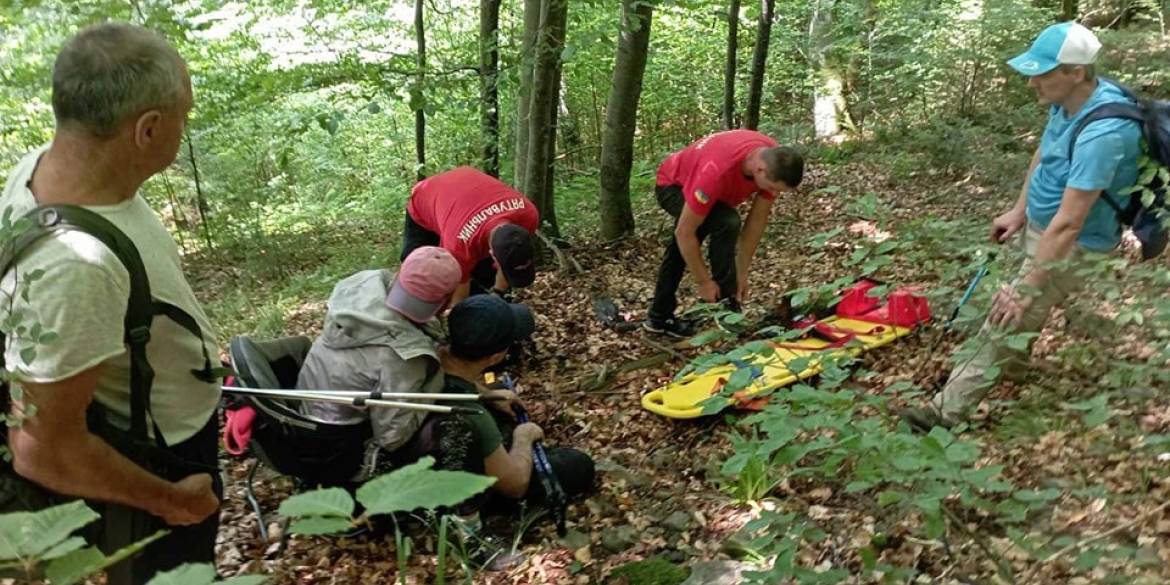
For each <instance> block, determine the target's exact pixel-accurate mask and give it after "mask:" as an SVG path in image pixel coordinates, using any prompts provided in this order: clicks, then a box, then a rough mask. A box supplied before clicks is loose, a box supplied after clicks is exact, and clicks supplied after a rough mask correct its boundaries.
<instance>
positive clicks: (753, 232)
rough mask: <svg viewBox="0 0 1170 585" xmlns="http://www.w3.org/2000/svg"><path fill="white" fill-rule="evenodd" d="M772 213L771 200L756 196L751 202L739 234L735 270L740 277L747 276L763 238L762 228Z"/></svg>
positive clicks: (765, 225)
mask: <svg viewBox="0 0 1170 585" xmlns="http://www.w3.org/2000/svg"><path fill="white" fill-rule="evenodd" d="M771 213H772V200H771V199H764V198H763V197H760V196H758V195H757V196H756V197H755V198H754V199H753V200H752V207H751V209H750V210H749V211H748V214H747V219H746V220H745V221H744V222H743V230H742V231H741V232H740V233H739V246H738V247H739V254H738V257H737V258H736V262H735V268H736V270H737V272H738V273H739V274H740V275H742V276H747V273H748V269H749V268H751V265H752V258H754V257H755V255H756V249H757V248H758V247H759V245H760V240H761V239H763V237H764V228H766V227H767V225H768V215H769V214H771Z"/></svg>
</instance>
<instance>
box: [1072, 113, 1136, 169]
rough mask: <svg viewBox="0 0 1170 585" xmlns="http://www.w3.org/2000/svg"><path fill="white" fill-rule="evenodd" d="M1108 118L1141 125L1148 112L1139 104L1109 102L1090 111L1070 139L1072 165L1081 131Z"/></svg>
mask: <svg viewBox="0 0 1170 585" xmlns="http://www.w3.org/2000/svg"><path fill="white" fill-rule="evenodd" d="M1107 118H1121V119H1123V120H1133V121H1134V122H1137V123H1139V124H1141V123H1143V122H1145V120H1146V112H1145V110H1144V109H1143V108H1142V107H1141V106H1139V105H1137V104H1127V103H1125V102H1109V103H1107V104H1101V105H1100V106H1097V107H1096V108H1093V109H1092V110H1090V111H1089V114H1088V115H1086V116H1085V117H1084V118H1082V119H1081V121H1080V122H1077V125H1076V126H1074V127H1073V132H1072V136H1070V137H1069V139H1068V160H1069V162H1070V163H1071V162H1072V159H1073V151H1074V150H1075V149H1076V147H1077V138H1079V137H1080V136H1081V131H1082V130H1084V129H1085V126H1088V125H1089V124H1092V123H1093V122H1096V121H1098V120H1105V119H1107Z"/></svg>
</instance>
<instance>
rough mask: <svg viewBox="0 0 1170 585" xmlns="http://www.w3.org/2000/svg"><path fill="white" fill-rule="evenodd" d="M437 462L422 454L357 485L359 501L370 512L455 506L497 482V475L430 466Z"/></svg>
mask: <svg viewBox="0 0 1170 585" xmlns="http://www.w3.org/2000/svg"><path fill="white" fill-rule="evenodd" d="M434 463H435V460H434V459H433V458H431V457H423V458H422V459H421V460H419V461H418V462H417V463H414V464H412V465H408V466H406V467H403V468H402V469H398V470H396V471H393V472H391V473H388V474H386V475H383V476H381V477H378V478H376V479H374V480H372V481H369V482H367V483H366V484H365V485H363V486H362V487H361V488H359V489H358V491H357V498H358V501H359V502H361V503H362V505H363V506H365V507H366V511H367V513H368V514H371V515H374V514H389V513H392V512H405V511H409V510H414V509H416V508H423V509H428V510H433V509H435V508H438V507H441V506H454V505H455V504H458V503H460V502H462V501H464V500H466V499H467V498H470V497H471V496H474V495H475V494H478V493H480V492H482V491H484V490H486V489H487V488H489V487H491V485H492V484H494V483H496V479H495V478H494V477H484V476H482V475H475V474H472V473H465V472H462V471H435V470H433V469H430V467H431V466H432V465H434Z"/></svg>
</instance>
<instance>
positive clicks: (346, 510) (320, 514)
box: [280, 457, 496, 583]
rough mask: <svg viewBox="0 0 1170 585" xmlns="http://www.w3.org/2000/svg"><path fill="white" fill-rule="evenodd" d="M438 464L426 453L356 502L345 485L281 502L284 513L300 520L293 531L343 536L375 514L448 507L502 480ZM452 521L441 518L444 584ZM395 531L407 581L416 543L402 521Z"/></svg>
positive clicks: (370, 485) (361, 492)
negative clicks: (437, 466) (359, 509)
mask: <svg viewBox="0 0 1170 585" xmlns="http://www.w3.org/2000/svg"><path fill="white" fill-rule="evenodd" d="M434 464H435V460H434V458H432V457H423V458H422V459H420V460H419V461H417V462H416V463H412V464H410V465H407V466H405V467H402V468H400V469H396V470H394V471H392V472H390V473H387V474H385V475H382V476H379V477H377V478H374V479H372V480H370V481H368V482H366V483H365V484H363V485H362V486H361V487H360V488H358V489H357V494H356V495H357V501H356V502H355V501H354V497H353V496H351V495H350V494H349V492H347V491H346V490H344V489H342V488H329V489H323V490H316V491H311V492H306V493H303V494H297V495H295V496H292V497H290V498H289V499H287V500H285V501H284V502H282V503H281V505H280V513H281V514H282V515H285V516H292V517H296V518H297V519H296V520H295V521H294V522H293V523H292V525H291V526H289V530H290V531H291V532H293V533H298V534H337V533H340V532H344V531H347V530H349V529H350V528H353V527H354V526H355V525H358V524H362V523H367V522H369V520H370V518H371V517H374V516H385V515H392V514H395V513H402V512H411V511H414V510H420V509H421V510H430V511H434V510H437V509H440V508H448V507H451V506H454V505H456V504H459V503H461V502H463V501H465V500H467V499H468V498H470V497H472V496H474V495H476V494H479V493H481V492H483V491H484V490H486V489H488V488H489V487H491V486H492V485H493V484H494V483H495V482H496V479H495V478H494V477H485V476H482V475H475V474H472V473H466V472H462V471H448V470H436V469H431V467H432V466H434ZM358 502H360V503H361V505H362V507H363V508H364V511H363V512H362V513H361V514H360V515H359V516H357V517H356V518H355V517H354V515H353V514H354V511H355V509H356V504H357V503H358ZM391 518H393V516H391ZM448 522H449V521H448V519H447V518H446V517H443V518H442V519H440V522H439V542H440V545H439V551H438V552H439V560H438V564H439V567H440V568H441V570H440V574H441V575H442V576H441V577H438V578H439V579H440V581H439V582H440V583H442V582H444V580H445V579H446V576H445V570H446V562H447V555H448V552H449V548H448V546H447V532H448ZM394 533H395V544H396V549H397V554H398V561H399V575H400V579H401V581H402V583H405V582H406V571H405V568H406V565H407V561H408V559H409V557H410V553H411V546H412V543H411V539H410V538H409V537H408V536H406V535H405V534H404V533H403V532H402V530H401V529H400V527H399V526H398V523H397V520H394Z"/></svg>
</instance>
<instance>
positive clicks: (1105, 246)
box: [900, 22, 1141, 432]
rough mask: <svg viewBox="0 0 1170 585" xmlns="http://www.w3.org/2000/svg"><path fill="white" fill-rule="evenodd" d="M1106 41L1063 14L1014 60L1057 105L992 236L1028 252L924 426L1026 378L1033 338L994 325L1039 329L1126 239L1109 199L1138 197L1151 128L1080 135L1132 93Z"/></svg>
mask: <svg viewBox="0 0 1170 585" xmlns="http://www.w3.org/2000/svg"><path fill="white" fill-rule="evenodd" d="M1100 50H1101V43H1100V41H1098V40H1097V37H1096V35H1094V34H1093V32H1092V31H1090V30H1089V29H1087V28H1085V27H1084V26H1081V25H1080V24H1077V23H1075V22H1062V23H1059V24H1055V25H1052V26H1050V27H1048V28H1046V29H1044V31H1043V32H1041V33H1040V36H1038V37H1037V38H1036V40H1035V42H1033V43H1032V46H1031V47H1030V48H1029V49H1028V50H1027V51H1025V52H1024V53H1023V54H1021V55H1019V56H1017V57H1015V58H1014V59H1011V60H1009V61H1008V65H1009V66H1011V68H1012V69H1014V70H1015V71H1016V72H1018V73H1020V74H1022V75H1024V76H1025V77H1026V78H1027V83H1028V86H1029V87H1031V88H1032V89H1033V90H1035V92H1036V96H1037V99H1038V100H1039V102H1040V104H1041V105H1044V106H1047V107H1048V124H1047V125H1046V126H1045V128H1044V132H1043V134H1042V135H1041V136H1040V144H1039V146H1038V147H1037V148H1036V151H1035V153H1034V154H1033V155H1032V164H1031V165H1030V166H1029V167H1028V172H1027V174H1025V175H1024V185H1023V188H1022V189H1021V190H1020V194H1019V197H1018V198H1017V199H1016V204H1015V206H1014V207H1012V208H1011V209H1010V210H1009V211H1007V212H1006V213H1004V214H1002V215H1000V216H999V217H996V218H995V220H994V221H993V222H992V224H991V233H990V236H991V241H993V242H996V243H1006V242H1008V241H1010V240H1013V238H1014V243H1015V244H1016V245H1018V246H1020V248H1021V249H1022V250H1023V251H1024V253H1025V255H1026V260H1025V262H1024V264H1023V266H1022V267H1021V269H1020V273H1019V274H1018V276H1017V278H1016V279H1015V281H1014V282H1012V283H1011V284H1010V285H1008V286H1005V287H1003V288H1002V289H1001V290H999V291H998V292H996V294H995V295H994V297H993V301H992V307H991V310H990V312H989V314H988V317H987V320H986V322H985V323H984V325H983V328H982V329H981V331H980V333H979V335H980V339H979V342H978V344H977V348H978V349H977V351H975V352H974V355H973V356H972V357H970V358H969V359H967V358H963V359H960V360H958V362H957V364H956V366H955V368H954V369H953V370H952V371H951V374H950V377H949V378H948V380H947V383H946V385H945V386H944V387H943V389H942V391H941V392H939V393H938V394H937V395H935V396H934V398H933V399H932V400H931V402H930V404H929V405H928V406H927V407H926V408H911V409H906V410H903V411H902V412H901V413H900V416H901V418H902V419H903V420H905V421H906V422H907V423H909V424H910V426H911V427H912V428H914V429H915V430H918V431H921V432H929V431H930V429H931V428H932V427H935V426H942V427H946V428H950V427H952V426H954V425H955V424H957V423H959V422H961V421H964V420H966V418H967V416H968V413H969V411H970V410H971V408H972V407H974V406H977V405H978V404H979V402H980V401H981V400H982V399H983V397H984V396H985V395H986V394H987V391H988V390H989V389H990V387H991V386H992V385H993V384H995V382H996V381H997V380H998V379H999V377H1000V376H1001V375H1002V376H1004V377H1006V378H1008V379H1010V380H1018V379H1019V378H1021V377H1022V376H1023V374H1024V373H1025V371H1026V366H1027V360H1028V354H1029V353H1030V349H1031V348H1030V345H1029V346H1028V347H1027V348H1025V349H1024V350H1023V351H1020V350H1013V349H1012V348H1010V347H1008V346H1007V344H1006V343H1004V341H1003V338H1002V336H995V335H992V333H993V332H994V331H996V330H999V331H1001V332H1002V331H1004V330H1006V331H1007V332H1008V333H1038V332H1039V331H1040V330H1041V329H1042V328H1043V327H1044V323H1045V321H1047V320H1048V315H1049V313H1050V312H1051V310H1052V309H1053V308H1054V307H1057V306H1059V305H1060V304H1061V303H1063V302H1064V300H1065V299H1066V298H1067V297H1068V295H1069V294H1070V293H1072V292H1073V291H1075V290H1077V289H1078V288H1080V287H1081V286H1082V285H1083V284H1084V282H1083V277H1081V276H1079V275H1078V269H1079V268H1081V267H1082V266H1083V265H1084V263H1085V258H1086V256H1087V255H1088V254H1090V253H1094V252H1096V253H1111V252H1113V251H1114V250H1116V249H1117V248H1118V245H1119V243H1120V241H1121V222H1120V220H1119V219H1118V215H1117V211H1116V210H1115V209H1114V206H1112V205H1110V204H1109V203H1110V202H1109V201H1106V200H1105V198H1106V197H1108V198H1111V200H1112V202H1113V203H1114V204H1115V205H1116V206H1117V207H1118V208H1120V209H1124V208H1125V206H1126V204H1127V203H1128V200H1127V199H1126V198H1127V197H1129V195H1128V194H1126V190H1127V189H1128V188H1129V187H1130V186H1132V185H1134V183H1135V182H1136V181H1137V177H1138V165H1137V163H1138V155H1139V154H1140V153H1141V144H1140V138H1141V129H1140V127H1139V126H1138V124H1137V123H1136V122H1133V121H1130V120H1123V119H1119V118H1104V119H1100V120H1094V121H1091V122H1089V123H1087V124H1085V125H1084V127H1083V129H1081V130H1080V133H1079V134H1077V128H1078V127H1079V126H1081V123H1082V122H1083V121H1084V120H1086V117H1087V116H1088V115H1089V114H1090V113H1092V112H1093V111H1094V110H1095V109H1097V108H1099V107H1101V106H1102V105H1105V104H1109V103H1113V102H1130V101H1131V100H1130V98H1129V97H1127V96H1126V94H1125V92H1124V91H1123V90H1122V89H1121V88H1119V87H1118V86H1116V85H1114V84H1112V83H1110V82H1108V81H1106V80H1103V79H1100V78H1098V77H1097V74H1096V71H1095V66H1094V64H1095V63H1096V61H1097V54H1098V53H1099V52H1100ZM1074 135H1076V142H1075V144H1072V143H1071V141H1072V139H1073V137H1074ZM1070 153H1071V156H1070Z"/></svg>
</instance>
